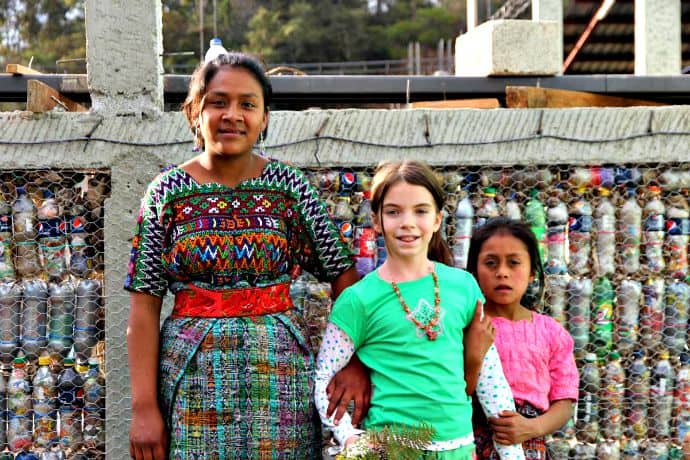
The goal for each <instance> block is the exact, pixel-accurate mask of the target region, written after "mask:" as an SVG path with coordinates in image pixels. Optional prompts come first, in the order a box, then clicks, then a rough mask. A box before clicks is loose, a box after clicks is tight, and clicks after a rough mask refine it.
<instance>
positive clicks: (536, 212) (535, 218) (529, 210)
mask: <svg viewBox="0 0 690 460" xmlns="http://www.w3.org/2000/svg"><path fill="white" fill-rule="evenodd" d="M525 222H527V224H529V226H530V228H531V229H532V233H534V236H535V238H536V239H537V242H539V258H540V259H541V262H542V264H543V263H544V261H545V260H546V247H547V246H546V211H545V210H544V204H543V203H542V202H541V201H539V190H537V189H536V188H533V189H532V191H531V192H530V199H529V200H528V201H527V203H526V204H525Z"/></svg>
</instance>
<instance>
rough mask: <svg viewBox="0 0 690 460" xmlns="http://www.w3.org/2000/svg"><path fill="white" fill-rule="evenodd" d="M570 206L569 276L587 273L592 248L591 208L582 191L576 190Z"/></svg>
mask: <svg viewBox="0 0 690 460" xmlns="http://www.w3.org/2000/svg"><path fill="white" fill-rule="evenodd" d="M575 193H576V198H575V199H574V200H573V202H572V203H571V205H570V212H569V216H568V241H569V242H570V245H569V253H568V254H569V257H570V261H569V263H568V271H569V272H570V274H571V275H577V276H582V275H586V274H587V273H589V260H590V251H591V248H592V242H591V239H592V206H591V205H590V204H589V202H588V201H587V200H585V197H584V196H583V195H584V189H578V190H577V191H576V192H575Z"/></svg>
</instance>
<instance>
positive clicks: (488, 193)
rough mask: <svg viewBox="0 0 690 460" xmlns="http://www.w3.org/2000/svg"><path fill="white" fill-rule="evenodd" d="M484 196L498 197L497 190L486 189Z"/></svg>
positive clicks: (492, 188)
mask: <svg viewBox="0 0 690 460" xmlns="http://www.w3.org/2000/svg"><path fill="white" fill-rule="evenodd" d="M484 195H486V196H496V189H495V188H494V187H486V188H485V189H484Z"/></svg>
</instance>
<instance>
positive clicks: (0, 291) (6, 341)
mask: <svg viewBox="0 0 690 460" xmlns="http://www.w3.org/2000/svg"><path fill="white" fill-rule="evenodd" d="M21 311H22V287H21V284H20V283H18V282H15V281H0V361H1V362H2V363H3V364H10V363H11V362H12V360H13V359H14V354H15V352H16V351H17V348H19V346H20V337H19V333H20V329H19V327H20V325H21Z"/></svg>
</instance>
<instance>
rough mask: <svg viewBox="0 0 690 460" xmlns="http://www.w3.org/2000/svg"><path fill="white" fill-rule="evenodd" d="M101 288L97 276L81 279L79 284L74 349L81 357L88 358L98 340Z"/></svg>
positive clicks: (75, 313)
mask: <svg viewBox="0 0 690 460" xmlns="http://www.w3.org/2000/svg"><path fill="white" fill-rule="evenodd" d="M101 289H102V285H101V281H100V280H99V279H96V278H93V279H91V278H89V279H84V280H80V281H79V284H77V296H76V301H77V303H76V308H75V310H74V337H73V338H74V351H75V352H76V353H77V356H78V357H79V358H80V359H88V358H89V356H90V354H91V349H92V348H93V346H94V345H96V342H98V333H99V329H98V318H99V315H100V306H101Z"/></svg>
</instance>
